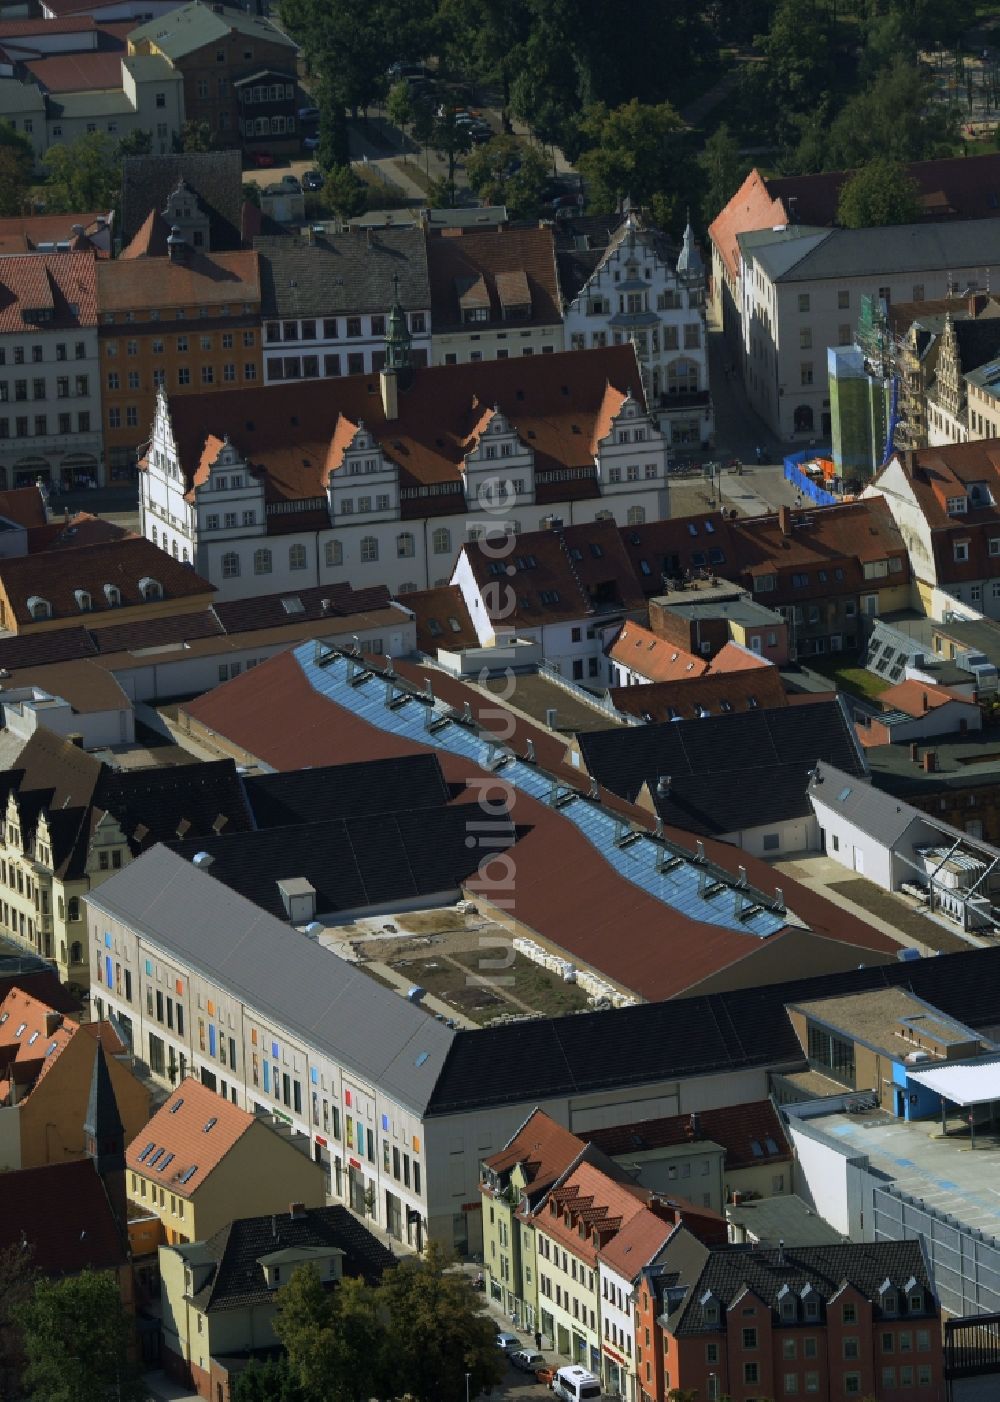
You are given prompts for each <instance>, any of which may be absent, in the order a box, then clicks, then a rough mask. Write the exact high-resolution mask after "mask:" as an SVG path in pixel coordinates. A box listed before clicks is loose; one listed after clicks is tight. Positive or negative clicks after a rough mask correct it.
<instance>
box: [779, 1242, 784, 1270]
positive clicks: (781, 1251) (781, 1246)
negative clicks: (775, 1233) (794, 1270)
mask: <svg viewBox="0 0 1000 1402" xmlns="http://www.w3.org/2000/svg"><path fill="white" fill-rule="evenodd" d="M784 1264H785V1243H784V1241H783V1240H782V1238H781V1237H779V1238H778V1265H779V1266H783V1265H784Z"/></svg>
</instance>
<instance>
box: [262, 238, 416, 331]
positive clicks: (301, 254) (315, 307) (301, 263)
mask: <svg viewBox="0 0 1000 1402" xmlns="http://www.w3.org/2000/svg"><path fill="white" fill-rule="evenodd" d="M254 248H255V249H256V250H257V252H258V253H259V254H260V256H261V257H260V292H261V307H262V311H263V315H264V316H279V317H286V316H287V317H302V316H306V317H323V316H346V315H350V314H353V313H357V312H375V313H378V312H388V310H389V307H390V305H391V303H392V301H393V299H394V297H395V295H396V294H395V284H394V282H393V278H394V277H395V276H398V277H399V300H400V302H401V304H402V306H403V308H404V309H405V310H406V311H426V310H427V309H428V308H429V307H430V304H431V292H430V283H429V281H428V276H427V242H426V239H425V236H424V231H423V229H418V228H409V229H407V228H400V229H396V228H393V229H372V230H365V231H360V230H352V231H350V232H348V233H344V234H322V235H317V237H316V241H315V243H309V242H308V240H307V239H301V238H290V237H288V236H287V235H284V236H281V237H273V236H265V237H261V238H256V239H254Z"/></svg>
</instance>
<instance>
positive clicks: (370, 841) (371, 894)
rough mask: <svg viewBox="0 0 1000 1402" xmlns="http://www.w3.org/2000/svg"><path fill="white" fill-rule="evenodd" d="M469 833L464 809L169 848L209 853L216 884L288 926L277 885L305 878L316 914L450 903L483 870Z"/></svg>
mask: <svg viewBox="0 0 1000 1402" xmlns="http://www.w3.org/2000/svg"><path fill="white" fill-rule="evenodd" d="M468 830H469V815H468V809H467V808H466V806H465V805H464V804H459V805H457V806H455V807H453V808H420V809H417V810H415V811H413V812H410V813H387V812H381V813H380V812H373V813H370V814H368V815H365V816H361V817H351V818H346V819H333V820H331V821H327V822H314V823H303V824H296V825H294V826H290V827H277V828H268V829H266V830H264V831H262V832H236V833H232V834H231V835H225V834H224V835H223V836H222V837H214V836H211V835H210V836H207V837H197V838H194V839H192V840H191V841H186V842H168V843H167V845H168V846H169V847H170V848H171V850H172V851H174V852H176V853H178V855H179V856H181V857H185V858H187V859H191V858H193V857H194V856H195V855H196V854H197V853H199V852H206V853H207V854H208V855H209V856H210V857H211V859H212V861H211V866H210V871H211V874H212V876H214V877H215V879H216V880H217V881H221V882H224V884H225V885H227V886H229V887H230V888H231V889H232V890H234V891H238V892H239V894H240V895H241V896H244V897H245V898H246V899H247V900H249V901H253V903H254V904H255V905H258V906H260V907H261V909H262V910H266V911H267V912H268V913H269V914H270V915H273V916H275V917H276V918H277V919H279V920H286V919H287V918H288V916H287V913H286V910H285V904H284V899H283V897H282V893H281V891H280V889H279V887H278V882H279V881H282V880H290V879H294V878H304V879H305V880H306V881H308V882H310V884H311V885H312V886H313V888H314V889H315V891H316V913H317V915H325V914H334V913H343V912H347V911H356V910H364V909H366V908H368V907H380V906H389V907H392V908H397V907H398V904H399V903H400V902H408V901H413V900H418V899H426V898H427V897H429V896H437V895H441V896H442V897H443V898H444V899H446V900H450V899H452V898H454V896H455V894H456V893H457V891H458V890H459V889H460V887H461V884H462V881H463V880H465V879H466V878H468V877H470V876H473V875H474V874H475V873H476V872H477V870H478V868H479V861H480V854H479V853H478V852H477V851H476V850H474V849H470V848H469V846H468V843H467V841H466V839H467V836H468ZM506 836H507V841H506V843H504V842H502V841H501V840H499V839H500V838H502V834H500V833H498V836H497V837H496V838H495V837H494V836H493V834H492V830H491V838H490V842H491V847H493V846H496V847H498V848H499V847H501V846H505V845H509V844H510V843H512V842H513V840H514V833H513V829H512V828H511V829H509V830H508V833H507V835H506Z"/></svg>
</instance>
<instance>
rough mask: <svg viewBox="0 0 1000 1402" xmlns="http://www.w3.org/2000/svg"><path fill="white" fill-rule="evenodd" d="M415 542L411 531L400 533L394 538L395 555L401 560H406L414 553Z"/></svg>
mask: <svg viewBox="0 0 1000 1402" xmlns="http://www.w3.org/2000/svg"><path fill="white" fill-rule="evenodd" d="M415 550H416V542H415V541H414V539H413V532H412V531H400V533H399V535H398V536H397V537H396V554H397V555H398V556H399V558H400V559H401V560H404V559H406V560H408V559H410V557H411V556H412V555H413V554H414V553H415Z"/></svg>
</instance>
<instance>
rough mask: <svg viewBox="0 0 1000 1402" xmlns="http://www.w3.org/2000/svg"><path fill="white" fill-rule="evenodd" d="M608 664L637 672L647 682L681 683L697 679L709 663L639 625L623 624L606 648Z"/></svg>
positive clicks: (705, 670) (707, 668)
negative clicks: (615, 664)
mask: <svg viewBox="0 0 1000 1402" xmlns="http://www.w3.org/2000/svg"><path fill="white" fill-rule="evenodd" d="M608 656H609V657H610V658H611V660H612V662H617V663H618V664H619V665H620V666H622V667H627V668H628V669H629V670H630V671H632V672H636V673H638V675H639V676H641V677H645V678H646V679H647V680H648V681H650V682H665V681H682V680H684V679H685V678H689V677H700V676H702V675H703V674H704V673H705V672H707V671H708V670H709V666H710V664H709V663H708V662H707V661H706V660H705V658H703V657H696V656H695V655H694V653H693V652H685V651H684V649H683V648H680V647H678V646H677V644H676V643H670V642H667V641H666V640H665V639H663V638H660V637H658V636H657V635H656V634H655V633H652V632H650V630H649V629H648V628H643V627H642V625H641V624H639V623H623V624H622V627H621V632H620V633H619V634H618V636H617V637H616V638H615V640H614V642H613V643H612V644H611V646H610V648H609V649H608Z"/></svg>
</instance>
